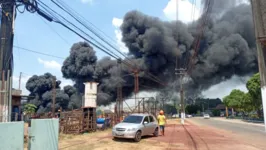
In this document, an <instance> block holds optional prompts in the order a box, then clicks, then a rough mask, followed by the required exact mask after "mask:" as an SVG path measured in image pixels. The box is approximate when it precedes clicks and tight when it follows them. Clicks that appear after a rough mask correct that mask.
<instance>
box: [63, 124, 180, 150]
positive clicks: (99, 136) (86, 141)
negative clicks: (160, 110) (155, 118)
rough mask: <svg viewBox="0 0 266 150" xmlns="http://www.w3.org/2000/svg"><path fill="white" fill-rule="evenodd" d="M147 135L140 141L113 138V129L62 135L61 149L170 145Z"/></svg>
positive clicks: (134, 149)
mask: <svg viewBox="0 0 266 150" xmlns="http://www.w3.org/2000/svg"><path fill="white" fill-rule="evenodd" d="M178 122H179V121H178V120H168V125H173V124H179V123H178ZM153 138H155V137H152V136H147V137H143V139H142V140H141V141H140V142H139V143H136V142H133V141H132V140H126V139H119V140H116V141H115V140H113V138H112V136H111V129H109V130H106V131H98V132H95V133H88V134H83V135H60V138H59V149H60V150H150V149H152V150H162V149H165V147H168V146H169V144H168V143H167V142H160V141H158V140H152V139H153ZM155 139H156V138H155Z"/></svg>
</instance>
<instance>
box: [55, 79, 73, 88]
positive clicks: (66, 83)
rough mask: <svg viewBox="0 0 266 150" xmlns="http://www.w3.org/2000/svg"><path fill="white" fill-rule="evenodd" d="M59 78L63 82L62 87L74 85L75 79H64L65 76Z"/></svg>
mask: <svg viewBox="0 0 266 150" xmlns="http://www.w3.org/2000/svg"><path fill="white" fill-rule="evenodd" d="M57 79H58V80H60V81H61V84H60V87H61V88H62V89H63V88H64V87H65V86H67V85H74V83H73V81H71V80H67V79H64V78H57Z"/></svg>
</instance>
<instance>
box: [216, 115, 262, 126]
mask: <svg viewBox="0 0 266 150" xmlns="http://www.w3.org/2000/svg"><path fill="white" fill-rule="evenodd" d="M211 119H213V120H219V121H226V122H232V123H241V124H250V125H255V126H264V124H263V123H253V122H245V121H243V120H240V119H226V118H218V117H217V118H215V117H213V118H211Z"/></svg>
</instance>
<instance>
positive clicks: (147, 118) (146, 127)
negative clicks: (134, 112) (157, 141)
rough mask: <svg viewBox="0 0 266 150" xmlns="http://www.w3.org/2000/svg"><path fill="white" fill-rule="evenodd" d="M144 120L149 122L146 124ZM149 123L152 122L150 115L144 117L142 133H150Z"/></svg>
mask: <svg viewBox="0 0 266 150" xmlns="http://www.w3.org/2000/svg"><path fill="white" fill-rule="evenodd" d="M144 122H147V124H144ZM149 123H150V121H149V117H148V116H146V117H145V118H144V119H143V131H142V132H143V133H142V135H148V134H149V132H150V129H149Z"/></svg>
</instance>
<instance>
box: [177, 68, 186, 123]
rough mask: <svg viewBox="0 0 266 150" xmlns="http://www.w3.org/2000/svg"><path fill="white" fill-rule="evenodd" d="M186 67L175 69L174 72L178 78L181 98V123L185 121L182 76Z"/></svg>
mask: <svg viewBox="0 0 266 150" xmlns="http://www.w3.org/2000/svg"><path fill="white" fill-rule="evenodd" d="M185 71H186V69H183V68H180V69H177V68H176V69H175V74H176V75H179V79H180V99H181V124H184V123H185V101H184V89H183V78H184V76H185V74H186V72H185Z"/></svg>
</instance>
